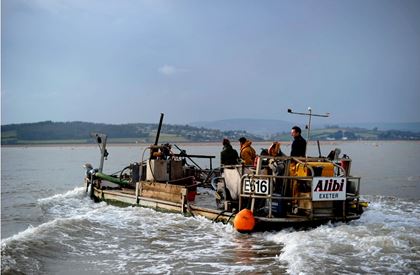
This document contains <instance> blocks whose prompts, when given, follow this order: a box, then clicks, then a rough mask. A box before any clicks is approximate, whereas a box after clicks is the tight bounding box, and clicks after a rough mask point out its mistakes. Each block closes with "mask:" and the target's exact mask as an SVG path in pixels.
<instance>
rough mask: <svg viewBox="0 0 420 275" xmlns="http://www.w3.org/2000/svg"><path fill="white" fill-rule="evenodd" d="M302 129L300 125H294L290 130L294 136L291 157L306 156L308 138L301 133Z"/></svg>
mask: <svg viewBox="0 0 420 275" xmlns="http://www.w3.org/2000/svg"><path fill="white" fill-rule="evenodd" d="M301 133H302V130H301V129H300V128H299V127H298V126H293V127H292V130H291V131H290V134H291V136H292V137H293V139H294V140H293V143H292V151H291V152H290V156H291V157H304V156H305V155H306V140H305V139H304V138H303V137H302V135H301Z"/></svg>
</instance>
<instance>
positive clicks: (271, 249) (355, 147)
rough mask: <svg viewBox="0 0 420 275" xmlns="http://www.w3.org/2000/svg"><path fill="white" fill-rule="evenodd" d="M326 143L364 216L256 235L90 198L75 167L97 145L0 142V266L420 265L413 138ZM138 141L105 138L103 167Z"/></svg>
mask: <svg viewBox="0 0 420 275" xmlns="http://www.w3.org/2000/svg"><path fill="white" fill-rule="evenodd" d="M234 145H235V144H234ZM267 145H269V144H266V143H262V144H254V148H255V149H256V150H257V151H259V149H260V148H263V147H267ZM182 147H183V148H184V149H187V152H188V153H190V154H206V155H215V156H216V159H215V160H214V161H213V166H217V165H218V161H219V159H218V156H219V152H220V149H221V146H220V145H219V144H205V145H203V144H195V145H183V146H182ZM236 147H237V146H236ZM335 147H340V148H341V149H342V152H343V153H346V154H348V155H349V156H350V157H351V158H352V159H353V164H352V171H353V172H352V174H354V175H360V176H362V193H363V194H364V195H363V198H364V199H365V200H367V201H369V202H370V204H369V207H368V209H367V210H366V211H365V213H364V214H363V215H362V217H361V219H359V220H357V221H352V222H350V223H347V224H344V223H336V224H326V225H323V226H319V227H316V228H314V229H310V230H305V231H299V230H293V229H284V230H281V231H278V232H263V233H256V234H240V233H238V232H236V231H235V230H234V229H233V228H232V226H231V225H225V224H222V223H212V222H211V221H210V220H207V219H205V218H200V217H196V218H193V217H184V216H182V215H179V214H174V213H163V212H157V211H155V210H152V209H147V208H140V207H126V208H121V207H116V206H112V205H108V204H106V203H104V202H101V203H94V202H92V201H91V200H90V199H89V197H88V196H87V195H86V190H85V188H83V187H82V182H83V174H84V171H83V168H82V165H83V164H84V163H86V162H90V163H92V164H97V163H98V161H99V153H98V151H99V150H98V148H97V147H94V146H48V147H3V148H2V163H1V166H2V175H1V187H2V190H1V198H2V200H1V202H2V205H1V210H2V211H1V233H2V236H1V238H2V239H1V271H2V274H19V273H21V274H115V273H118V274H287V273H289V274H343V273H344V274H349V273H352V274H353V273H356V274H357V273H358V274H395V273H397V274H398V273H404V274H418V273H419V270H420V205H419V201H420V191H419V189H420V171H419V169H418V167H419V165H418V163H417V159H418V155H419V154H420V143H418V142H346V143H327V144H324V145H323V146H322V151H323V152H322V154H324V155H326V154H328V152H329V151H330V150H332V149H334V148H335ZM282 149H283V151H285V152H286V153H288V152H289V151H290V146H289V145H283V146H282ZM143 150H144V147H142V146H109V148H108V151H109V153H110V155H109V157H108V160H107V161H105V171H106V172H109V173H113V172H118V170H119V169H121V168H123V167H125V166H126V165H128V164H129V163H130V162H136V161H137V162H138V161H140V160H141V155H142V152H143ZM310 150H311V151H310V152H311V154H312V155H318V150H317V148H316V147H313V148H311V149H310ZM174 152H175V153H176V150H174ZM199 164H200V166H202V167H209V163H208V162H206V161H204V160H201V161H200V162H199ZM94 166H97V165H94ZM200 191H201V192H206V190H205V189H201V190H200Z"/></svg>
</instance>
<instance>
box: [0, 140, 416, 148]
mask: <svg viewBox="0 0 420 275" xmlns="http://www.w3.org/2000/svg"><path fill="white" fill-rule="evenodd" d="M271 142H272V141H256V142H253V143H252V144H255V145H262V144H270V143H271ZM319 142H320V144H322V145H334V144H344V143H378V142H380V143H384V142H386V143H389V142H414V143H420V140H331V141H330V140H322V141H319ZM236 143H237V144H238V145H239V142H232V144H236ZM280 143H281V144H282V145H285V146H290V144H291V143H292V141H280ZM170 144H177V145H184V146H215V145H220V146H222V144H221V142H216V141H214V142H174V143H170ZM309 144H310V145H316V141H310V143H309ZM149 145H151V144H150V143H108V144H107V146H108V147H145V146H149ZM96 146H98V145H97V144H95V143H43V144H2V145H1V147H5V148H20V147H96Z"/></svg>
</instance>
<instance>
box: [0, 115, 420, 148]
mask: <svg viewBox="0 0 420 275" xmlns="http://www.w3.org/2000/svg"><path fill="white" fill-rule="evenodd" d="M235 121H236V123H235V124H231V123H232V121H226V122H225V123H224V124H223V123H221V124H220V127H219V128H222V129H209V128H204V127H193V126H189V125H168V124H164V125H163V126H162V131H161V135H160V140H159V142H160V143H165V142H171V143H173V142H220V141H221V140H222V139H223V138H225V137H227V138H229V139H231V140H232V141H237V140H238V138H239V137H241V136H245V137H247V138H249V139H251V140H253V141H262V140H283V141H290V139H291V138H290V133H289V129H290V127H291V126H292V124H291V123H290V124H287V122H284V121H283V123H281V121H280V122H279V121H276V120H266V123H260V125H259V126H258V127H257V128H258V131H256V130H254V131H253V132H252V133H250V132H251V130H253V129H252V128H251V125H255V124H256V123H257V121H258V120H254V121H252V120H251V121H250V120H240V121H238V120H235ZM208 125H209V127H210V126H212V125H213V126H212V127H216V125H217V122H213V124H212V125H211V124H208ZM229 125H232V126H229ZM273 125H277V126H278V128H276V129H277V131H278V132H274V133H270V132H269V131H268V129H269V127H270V126H273ZM157 127H158V125H157V124H151V123H131V124H119V125H116V124H102V123H91V122H81V121H74V122H52V121H43V122H37V123H24V124H9V125H4V126H1V134H2V135H1V143H2V144H3V145H7V144H18V145H19V144H69V143H80V144H83V143H93V139H92V138H91V137H90V134H91V133H92V132H101V133H105V134H107V135H108V142H110V143H136V142H140V143H153V142H154V141H155V136H156V131H157ZM228 127H232V128H231V129H236V130H230V129H229V128H228ZM241 127H243V128H245V130H244V129H241ZM282 127H283V128H282ZM247 129H249V132H248V131H246V130H247ZM264 130H266V132H265V135H261V134H260V135H258V134H255V133H256V132H259V133H262V132H264ZM302 130H303V136H304V137H306V131H305V130H304V129H302ZM311 140H420V132H411V131H400V130H385V131H383V130H379V129H378V128H373V129H365V128H358V127H339V126H338V125H332V126H328V127H326V128H322V129H316V128H315V129H313V130H312V131H311Z"/></svg>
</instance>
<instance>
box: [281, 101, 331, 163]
mask: <svg viewBox="0 0 420 275" xmlns="http://www.w3.org/2000/svg"><path fill="white" fill-rule="evenodd" d="M287 112H288V113H290V114H294V115H303V116H308V117H309V122H308V124H307V125H306V129H308V136H307V138H306V144H309V139H310V134H311V122H312V117H313V116H317V117H329V116H330V113H325V114H314V113H312V108H311V107H308V112H307V113H299V112H293V111H292V109H287ZM306 147H308V146H306ZM305 157H306V158H307V157H308V155H307V154H306V150H305Z"/></svg>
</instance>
